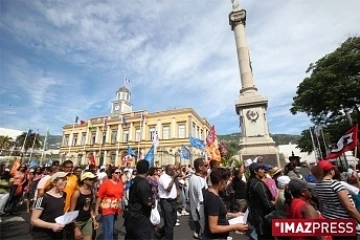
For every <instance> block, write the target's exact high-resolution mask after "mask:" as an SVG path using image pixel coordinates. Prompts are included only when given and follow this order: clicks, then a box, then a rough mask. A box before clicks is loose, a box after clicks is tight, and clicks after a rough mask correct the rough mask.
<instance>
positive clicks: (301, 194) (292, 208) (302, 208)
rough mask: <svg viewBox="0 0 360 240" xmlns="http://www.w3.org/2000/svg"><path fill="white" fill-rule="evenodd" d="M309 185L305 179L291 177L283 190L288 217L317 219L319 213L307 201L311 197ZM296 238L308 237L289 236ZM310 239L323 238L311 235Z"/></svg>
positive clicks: (300, 239) (297, 239)
mask: <svg viewBox="0 0 360 240" xmlns="http://www.w3.org/2000/svg"><path fill="white" fill-rule="evenodd" d="M312 187H313V186H311V185H310V184H309V183H307V182H306V181H303V180H300V179H291V181H290V182H289V184H288V186H287V190H286V192H285V202H286V203H287V204H288V218H291V219H318V218H319V214H318V212H316V209H315V208H314V207H313V206H312V205H311V204H310V203H309V201H310V200H311V198H312V194H311V188H312ZM291 239H296V240H305V239H309V238H299V237H296V238H291ZM311 239H323V238H322V236H320V237H312V238H311Z"/></svg>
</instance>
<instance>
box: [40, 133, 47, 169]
mask: <svg viewBox="0 0 360 240" xmlns="http://www.w3.org/2000/svg"><path fill="white" fill-rule="evenodd" d="M48 135H49V127H47V128H46V133H45V140H44V146H43V150H42V153H41V158H40V166H42V161H43V159H44V154H45V148H46V142H47V139H48Z"/></svg>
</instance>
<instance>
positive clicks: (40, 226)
mask: <svg viewBox="0 0 360 240" xmlns="http://www.w3.org/2000/svg"><path fill="white" fill-rule="evenodd" d="M67 175H68V173H65V172H57V173H55V174H53V175H52V176H51V177H50V184H49V185H48V186H47V187H46V188H45V190H44V193H43V195H41V196H40V197H39V198H38V199H37V201H36V203H35V204H34V208H33V211H32V214H31V219H30V223H31V225H32V226H33V228H32V232H31V234H32V237H33V239H41V240H50V239H63V238H64V231H63V229H64V227H65V225H63V224H59V223H56V222H55V218H57V217H60V216H62V215H63V214H64V207H65V200H66V193H65V192H64V189H65V185H66V179H67V178H66V176H67Z"/></svg>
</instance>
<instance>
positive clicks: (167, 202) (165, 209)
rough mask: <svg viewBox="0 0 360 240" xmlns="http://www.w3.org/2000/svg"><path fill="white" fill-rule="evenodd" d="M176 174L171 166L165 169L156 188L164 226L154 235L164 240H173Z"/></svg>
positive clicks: (175, 217) (175, 218)
mask: <svg viewBox="0 0 360 240" xmlns="http://www.w3.org/2000/svg"><path fill="white" fill-rule="evenodd" d="M177 177H178V173H175V168H174V166H173V165H167V166H166V167H165V173H164V174H163V175H161V176H160V178H159V183H158V188H159V198H160V207H161V212H162V213H163V218H164V226H163V227H162V228H161V229H160V230H159V232H157V233H156V234H155V236H156V238H158V239H162V238H163V237H164V238H165V239H166V240H172V239H174V226H175V224H176V220H177V216H176V212H177V202H176V198H177V189H176V184H175V180H176V178H177Z"/></svg>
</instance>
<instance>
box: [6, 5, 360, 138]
mask: <svg viewBox="0 0 360 240" xmlns="http://www.w3.org/2000/svg"><path fill="white" fill-rule="evenodd" d="M3 3H4V4H6V7H4V9H5V10H3V11H2V17H1V31H2V32H4V33H7V34H8V35H9V36H10V37H11V38H13V39H15V40H16V41H17V42H18V43H19V44H20V45H21V46H25V47H27V48H28V49H29V51H33V52H35V53H36V54H38V55H40V56H42V55H43V56H45V55H46V56H47V57H50V58H52V59H55V60H56V61H58V62H59V65H66V66H71V68H72V70H71V71H70V70H67V71H66V72H63V71H62V69H63V68H65V67H64V66H62V68H59V69H56V68H54V67H52V68H51V69H47V67H46V66H45V65H44V64H43V63H42V64H37V63H36V61H32V60H25V59H27V58H26V57H20V56H18V57H16V59H17V60H16V61H15V62H14V61H13V62H10V63H8V64H6V65H8V66H9V68H10V69H11V68H12V69H13V71H9V75H10V76H12V77H13V78H14V80H15V81H14V82H13V83H9V82H5V83H4V85H5V86H7V85H8V86H11V87H15V86H17V87H20V88H21V89H22V90H23V91H24V92H25V93H26V94H27V95H29V97H30V99H31V103H32V106H31V107H32V109H37V111H38V112H39V116H40V118H41V119H40V120H39V119H35V118H34V119H33V120H32V121H37V120H39V121H42V122H43V123H45V122H51V121H52V120H50V119H43V118H45V116H50V114H51V113H55V110H53V109H54V108H56V109H57V114H55V115H52V116H53V117H54V119H55V120H54V122H55V123H56V124H58V125H61V124H64V123H66V122H67V123H69V122H70V121H71V119H73V116H74V115H75V114H78V115H81V116H85V117H89V116H94V114H95V115H96V114H106V113H107V112H109V110H108V108H109V103H110V100H111V99H112V98H113V94H114V91H115V90H116V89H117V88H118V87H120V85H122V83H123V81H122V79H124V78H125V77H129V78H130V79H132V83H131V87H132V91H133V101H134V105H135V107H136V108H137V109H143V108H149V109H152V110H161V109H169V108H173V107H175V106H176V107H187V106H193V107H194V108H195V109H196V110H197V111H199V112H200V113H201V115H203V116H205V117H208V118H210V120H211V122H214V123H216V124H219V126H218V127H217V128H218V129H219V130H218V131H219V133H221V132H222V131H223V132H228V131H231V129H237V126H238V119H237V116H236V115H235V111H234V101H235V99H236V98H237V97H238V94H239V93H238V92H239V88H240V79H239V70H238V64H237V56H236V49H235V43H234V36H233V32H232V31H231V30H230V26H229V25H228V13H229V11H230V10H231V3H230V0H229V1H205V0H197V1H151V2H149V1H125V0H123V1H101V2H98V1H71V2H69V1H55V2H54V1H51V2H43V1H27V2H25V4H24V6H23V8H21V10H19V5H18V3H16V2H12V1H3V2H2V4H3ZM241 4H244V6H245V8H246V9H247V12H248V18H247V34H248V44H249V48H250V54H251V60H252V66H253V70H254V78H255V85H256V86H257V87H258V89H259V91H260V92H261V93H262V94H263V95H266V96H268V97H269V111H268V112H269V123H270V129H271V130H272V131H274V132H289V133H290V132H291V133H299V132H300V130H301V129H302V128H304V127H306V125H308V120H307V119H306V117H305V116H304V115H298V116H292V115H291V113H290V112H289V108H290V105H291V101H292V96H293V95H294V94H295V91H296V86H297V85H298V84H299V83H300V82H301V81H302V79H303V78H304V77H305V73H304V71H305V70H306V68H307V66H308V65H309V64H310V63H311V62H314V61H316V60H317V59H319V58H320V57H322V56H323V55H325V54H326V53H328V52H331V51H333V50H334V49H335V48H336V47H337V46H338V44H339V43H341V42H342V41H344V40H345V39H346V38H347V37H349V36H352V35H354V34H359V30H358V28H357V26H356V24H354V23H356V22H360V15H359V14H358V13H357V9H359V8H360V3H359V2H358V1H355V0H349V1H347V3H346V4H344V3H343V1H341V0H334V1H332V2H331V3H329V2H328V1H326V0H318V1H285V0H278V1H241ZM1 48H2V49H5V48H7V45H6V44H5V43H2V45H1ZM8 51H11V50H8ZM12 54H13V55H14V56H16V55H17V52H16V50H12ZM3 60H4V59H3ZM6 60H7V59H6ZM2 62H4V61H2ZM1 66H2V68H3V67H4V64H3V63H2V65H1ZM67 68H69V67H67ZM73 74H74V75H73ZM29 76H30V77H31V78H29ZM95 78H97V79H95ZM29 79H31V81H32V82H31V83H29ZM90 86H91V87H90ZM6 91H7V92H8V93H9V92H11V91H13V89H8V88H7V90H6ZM155 97H156V99H157V100H156V101H152V99H155ZM97 106H101V107H100V109H101V108H102V111H100V112H98V110H95V109H98V108H97ZM45 111H46V112H45ZM6 116H9V118H8V117H6V120H7V122H9V121H10V120H11V123H7V124H8V125H11V126H16V124H20V122H21V119H20V120H19V121H18V122H16V121H13V120H14V119H15V118H16V117H18V118H19V116H17V115H16V116H15V117H14V115H11V117H13V118H10V115H6ZM41 116H42V117H41ZM55 123H54V124H55ZM58 128H59V129H60V126H58Z"/></svg>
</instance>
